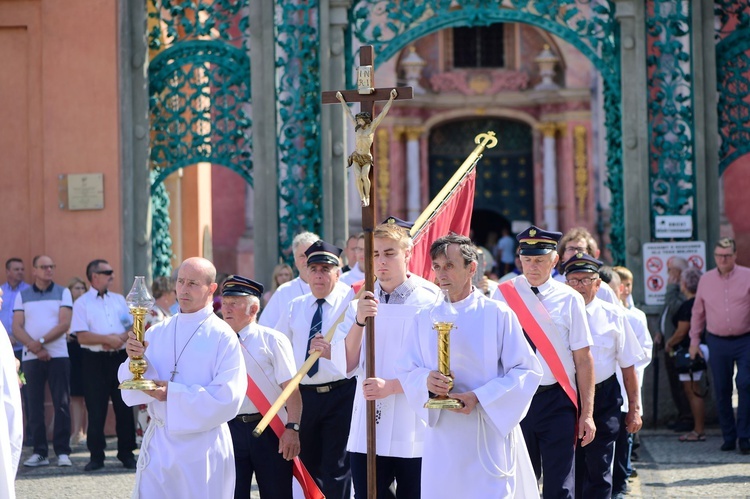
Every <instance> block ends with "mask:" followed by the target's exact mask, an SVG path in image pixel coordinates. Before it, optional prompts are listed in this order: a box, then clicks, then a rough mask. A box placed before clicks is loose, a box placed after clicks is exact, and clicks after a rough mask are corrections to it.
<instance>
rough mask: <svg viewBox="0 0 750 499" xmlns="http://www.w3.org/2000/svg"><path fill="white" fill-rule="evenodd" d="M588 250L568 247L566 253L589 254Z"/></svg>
mask: <svg viewBox="0 0 750 499" xmlns="http://www.w3.org/2000/svg"><path fill="white" fill-rule="evenodd" d="M588 251H589V249H588V248H579V247H576V246H567V247H566V248H565V253H588Z"/></svg>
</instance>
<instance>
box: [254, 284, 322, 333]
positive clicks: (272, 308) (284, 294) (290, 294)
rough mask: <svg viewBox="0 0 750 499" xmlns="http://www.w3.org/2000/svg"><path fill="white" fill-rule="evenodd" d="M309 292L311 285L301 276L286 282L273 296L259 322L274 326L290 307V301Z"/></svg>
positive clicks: (262, 324)
mask: <svg viewBox="0 0 750 499" xmlns="http://www.w3.org/2000/svg"><path fill="white" fill-rule="evenodd" d="M309 292H310V285H309V284H307V283H306V282H305V281H303V280H302V278H300V277H295V278H294V279H292V280H291V281H289V282H285V283H284V284H282V285H281V286H279V288H278V289H277V290H276V292H275V293H274V294H273V295H272V296H271V299H270V300H269V301H268V305H266V306H265V308H264V309H263V310H262V312H261V314H260V317H259V318H258V324H260V325H261V326H266V327H270V328H273V327H274V326H275V325H276V323H277V322H279V319H280V318H281V315H282V314H283V313H284V312H286V310H287V309H288V308H289V303H290V302H291V301H292V300H294V299H295V298H297V297H298V296H302V295H306V294H307V293H309Z"/></svg>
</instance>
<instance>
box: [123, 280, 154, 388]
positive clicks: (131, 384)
mask: <svg viewBox="0 0 750 499" xmlns="http://www.w3.org/2000/svg"><path fill="white" fill-rule="evenodd" d="M125 302H126V303H127V304H128V307H130V313H131V314H132V315H133V333H134V334H135V339H136V340H138V341H140V342H141V343H143V335H144V332H145V329H144V327H143V319H144V317H146V314H147V313H148V311H149V310H150V309H151V307H152V306H153V305H154V297H153V296H151V293H149V291H148V286H146V278H145V277H143V276H137V277H136V278H135V280H134V281H133V287H132V288H130V293H128V296H126V297H125ZM146 369H148V364H147V362H146V359H144V358H143V357H141V356H139V357H133V358H131V359H130V372H131V373H133V378H132V379H129V380H127V381H123V382H122V383H120V387H119V388H120V390H155V389H156V388H157V385H156V383H154V382H153V381H152V380H150V379H145V378H144V377H143V374H144V373H145V372H146Z"/></svg>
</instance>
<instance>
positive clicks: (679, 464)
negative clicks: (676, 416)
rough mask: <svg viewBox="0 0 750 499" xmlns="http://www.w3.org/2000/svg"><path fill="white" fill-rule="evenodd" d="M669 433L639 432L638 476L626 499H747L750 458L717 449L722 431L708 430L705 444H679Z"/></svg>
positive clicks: (734, 452)
mask: <svg viewBox="0 0 750 499" xmlns="http://www.w3.org/2000/svg"><path fill="white" fill-rule="evenodd" d="M679 435H680V434H679V433H674V432H672V431H668V430H644V431H642V432H641V448H640V449H639V451H640V459H639V460H638V461H637V462H635V463H633V465H634V466H635V468H636V470H637V471H638V477H637V478H635V479H634V480H632V482H631V485H632V488H631V492H630V493H629V494H628V496H629V497H644V498H666V497H723V498H743V497H750V455H742V454H740V453H739V452H738V451H736V450H735V451H728V452H722V451H721V450H719V447H721V444H722V443H723V439H722V437H721V431H720V430H718V429H709V430H708V431H707V432H706V441H705V442H680V441H679V440H678V439H677V438H678V437H679Z"/></svg>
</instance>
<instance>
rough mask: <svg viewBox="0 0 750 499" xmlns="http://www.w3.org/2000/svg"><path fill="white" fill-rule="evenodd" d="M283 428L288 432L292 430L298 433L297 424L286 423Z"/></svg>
mask: <svg viewBox="0 0 750 499" xmlns="http://www.w3.org/2000/svg"><path fill="white" fill-rule="evenodd" d="M284 428H286V429H288V430H294V431H296V432H297V433H299V423H287V424H286V426H284Z"/></svg>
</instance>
